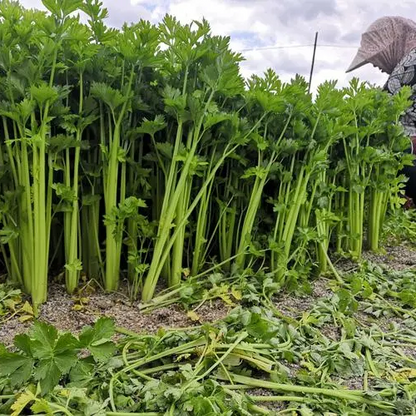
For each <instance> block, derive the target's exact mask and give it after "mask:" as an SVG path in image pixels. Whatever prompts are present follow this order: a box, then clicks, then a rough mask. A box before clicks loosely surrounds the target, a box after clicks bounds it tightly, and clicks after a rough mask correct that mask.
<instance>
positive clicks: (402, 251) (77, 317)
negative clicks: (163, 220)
mask: <svg viewBox="0 0 416 416" xmlns="http://www.w3.org/2000/svg"><path fill="white" fill-rule="evenodd" d="M364 259H366V260H369V261H372V262H376V263H378V264H383V265H385V266H387V267H388V268H391V269H395V270H401V269H409V268H411V267H413V266H414V267H416V250H414V249H412V248H409V247H407V246H404V245H401V246H396V247H387V248H386V249H385V253H383V254H373V253H365V254H364ZM335 263H336V267H337V269H339V270H340V271H343V272H348V271H353V270H354V269H355V268H356V267H357V266H356V264H355V263H354V262H352V261H349V260H340V261H337V262H335ZM312 286H313V291H312V294H311V295H308V296H299V297H295V296H293V295H287V294H281V295H278V296H277V297H276V298H275V299H274V300H275V304H276V306H277V307H278V309H279V310H280V311H281V312H282V313H283V314H285V315H287V316H290V317H293V318H295V317H299V316H300V315H301V314H302V312H305V311H307V310H309V309H311V307H312V306H313V304H314V303H315V302H316V300H317V299H320V298H326V297H329V296H331V293H332V292H331V289H330V288H329V287H328V281H327V280H325V279H318V280H317V281H315V282H314V283H313V285H312ZM87 299H88V303H87V304H85V305H84V306H83V307H82V308H81V309H80V310H77V307H79V302H77V300H76V299H74V298H73V297H71V295H68V294H67V293H66V292H65V288H64V286H63V285H60V284H57V283H54V284H52V285H50V289H49V295H48V301H47V302H46V303H45V304H44V305H42V307H41V310H40V316H39V319H40V320H42V321H44V322H48V323H50V324H52V325H54V326H56V327H57V328H58V329H60V330H65V331H70V332H72V333H77V332H78V331H79V330H80V329H81V328H82V327H83V326H85V325H90V324H92V323H93V322H94V321H95V320H96V319H97V318H98V317H100V316H107V317H111V318H114V320H115V322H116V325H117V326H119V327H123V328H125V329H128V330H130V331H133V332H138V333H140V332H147V333H155V332H156V331H157V330H158V329H159V328H183V327H190V326H196V325H200V324H201V323H204V322H215V321H217V320H220V319H222V318H224V317H225V316H226V315H227V313H228V312H229V309H230V308H229V307H227V306H226V305H225V304H224V303H223V302H222V301H220V300H217V301H212V302H207V303H205V304H204V305H203V306H202V307H200V308H199V309H198V316H199V318H200V321H196V322H195V321H192V320H191V319H190V318H189V317H188V316H187V312H186V311H185V310H184V309H183V308H182V307H180V306H178V305H172V306H169V307H164V308H161V309H157V310H155V311H153V312H152V313H150V314H144V313H142V312H141V311H140V309H139V304H138V302H135V303H133V304H131V302H130V301H129V299H128V297H127V295H126V293H123V291H121V292H120V293H114V294H106V293H103V292H102V291H95V292H93V293H90V294H88V296H87ZM77 305H78V306H77ZM30 326H31V322H27V323H21V322H20V321H19V320H18V318H17V317H16V319H11V320H9V321H7V322H6V323H4V324H3V325H2V326H0V342H1V343H4V344H5V345H11V344H12V341H13V338H14V336H15V335H17V334H19V333H23V332H26V331H27V330H28V328H30ZM324 331H325V333H324V334H325V335H326V336H328V337H329V338H331V339H333V340H336V339H338V337H339V333H338V329H337V328H335V327H331V326H328V328H323V332H324Z"/></svg>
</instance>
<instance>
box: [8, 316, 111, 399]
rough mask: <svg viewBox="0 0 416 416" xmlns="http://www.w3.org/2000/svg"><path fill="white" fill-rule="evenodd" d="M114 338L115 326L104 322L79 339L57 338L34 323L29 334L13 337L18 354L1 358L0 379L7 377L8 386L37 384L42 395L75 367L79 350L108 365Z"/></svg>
mask: <svg viewBox="0 0 416 416" xmlns="http://www.w3.org/2000/svg"><path fill="white" fill-rule="evenodd" d="M113 335H114V324H113V322H112V321H111V320H109V319H106V318H100V319H99V320H98V321H97V322H96V323H95V325H94V326H93V327H90V328H88V327H86V328H85V329H84V331H83V332H82V333H81V334H80V336H79V338H76V337H74V336H73V335H71V334H69V333H64V334H59V333H58V331H57V330H56V329H55V328H54V327H53V326H51V325H48V324H46V323H43V322H35V323H34V325H33V328H32V330H31V331H30V333H29V334H24V335H17V336H16V337H15V340H14V346H15V348H16V349H17V352H13V353H11V352H3V353H1V354H0V376H3V377H5V376H8V377H9V382H10V384H11V386H21V385H22V384H24V383H28V382H29V381H36V382H39V386H40V390H41V393H42V395H45V394H47V393H49V392H50V391H52V390H53V388H54V387H55V386H57V385H58V383H59V381H60V380H61V379H62V377H63V376H65V375H68V374H69V373H70V371H71V369H73V368H74V366H75V365H77V364H78V362H79V353H80V351H81V349H86V350H88V351H89V352H90V353H91V355H92V357H93V358H94V360H96V361H97V362H105V361H108V360H109V359H110V358H111V357H112V355H113V353H114V351H115V345H114V344H113V342H112V341H111V337H112V336H113Z"/></svg>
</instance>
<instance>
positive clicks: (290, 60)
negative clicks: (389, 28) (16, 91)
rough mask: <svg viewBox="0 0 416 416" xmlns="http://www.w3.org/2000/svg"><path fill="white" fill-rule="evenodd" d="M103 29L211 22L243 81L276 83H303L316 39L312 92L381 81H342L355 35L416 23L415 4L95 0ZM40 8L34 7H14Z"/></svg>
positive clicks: (30, 1)
mask: <svg viewBox="0 0 416 416" xmlns="http://www.w3.org/2000/svg"><path fill="white" fill-rule="evenodd" d="M101 1H102V2H103V4H104V6H105V7H106V8H107V9H108V11H109V15H110V17H109V19H108V20H107V24H108V25H109V26H114V27H120V26H121V25H122V24H123V23H124V22H134V21H138V20H139V19H146V20H150V21H151V22H153V23H158V22H160V21H161V20H162V19H163V17H164V15H165V14H166V13H168V14H172V15H174V16H176V17H177V18H178V19H179V20H180V21H181V22H183V23H189V22H191V21H192V20H201V19H202V18H203V17H204V18H205V19H207V20H208V21H209V22H210V25H211V28H212V32H213V33H214V34H218V35H228V36H230V37H231V46H232V48H233V49H234V50H236V51H239V52H241V53H242V54H243V55H244V57H245V61H244V62H243V63H242V65H241V70H242V74H243V75H244V76H245V77H249V76H250V75H251V74H253V73H255V74H259V75H260V74H262V73H263V72H264V71H265V70H266V69H268V68H272V69H274V70H275V71H276V72H277V73H278V74H279V76H280V77H281V79H282V80H284V81H288V80H290V79H291V78H292V77H293V76H294V75H295V74H300V75H303V76H304V77H305V78H306V79H309V73H310V69H311V62H312V54H313V43H314V39H315V33H316V32H318V46H317V51H316V60H315V68H314V74H313V80H312V88H313V89H315V88H316V87H317V85H319V84H320V83H322V82H324V81H326V80H337V81H338V85H339V86H340V87H341V86H345V85H347V84H348V82H349V80H350V79H351V78H352V77H358V78H360V79H361V80H363V81H368V82H370V83H372V84H376V85H383V84H384V82H385V81H386V75H385V74H382V73H381V72H380V71H379V70H378V69H376V68H373V67H372V66H371V65H366V66H364V67H362V68H360V69H358V70H356V71H353V72H352V73H350V74H346V73H345V70H346V69H347V68H348V66H349V64H350V63H351V61H352V59H353V58H354V56H355V54H356V51H357V48H358V46H359V45H360V39H361V33H362V32H364V31H365V29H366V28H367V27H368V26H369V25H370V24H371V23H372V22H373V21H374V20H376V19H377V18H379V17H382V16H403V17H407V18H410V19H413V20H416V9H415V2H414V0H101ZM20 3H21V4H23V5H24V6H25V7H35V8H42V7H41V6H42V5H41V1H40V0H20Z"/></svg>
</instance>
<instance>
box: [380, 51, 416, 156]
mask: <svg viewBox="0 0 416 416" xmlns="http://www.w3.org/2000/svg"><path fill="white" fill-rule="evenodd" d="M405 85H408V86H410V87H412V88H413V90H414V93H413V94H412V96H411V100H412V102H413V103H412V105H411V106H410V107H409V109H408V110H407V111H406V114H404V115H403V116H402V117H401V119H400V122H401V124H402V125H403V127H404V129H405V131H406V133H407V134H408V135H409V137H410V141H411V153H413V154H415V152H416V49H414V50H412V51H411V52H410V53H409V54H408V55H406V56H405V57H404V58H403V59H402V60H401V61H400V62H399V64H398V65H397V66H396V68H395V69H394V71H393V72H392V73H391V75H390V76H389V78H388V79H387V82H386V84H385V85H384V88H383V89H384V90H385V91H387V92H389V93H390V94H392V95H394V94H397V93H398V92H399V91H400V89H401V88H402V87H403V86H405Z"/></svg>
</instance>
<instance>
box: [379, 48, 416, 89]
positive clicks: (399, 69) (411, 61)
mask: <svg viewBox="0 0 416 416" xmlns="http://www.w3.org/2000/svg"><path fill="white" fill-rule="evenodd" d="M404 85H409V86H414V85H416V50H412V51H411V52H410V53H409V54H407V55H406V56H405V57H404V58H403V59H402V60H401V61H400V62H399V64H398V65H397V66H396V68H394V71H393V72H392V73H391V75H390V76H389V78H388V80H387V82H386V85H385V86H384V89H385V90H386V91H388V92H389V93H390V94H397V93H398V92H399V91H400V89H401V88H402V87H403V86H404Z"/></svg>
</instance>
